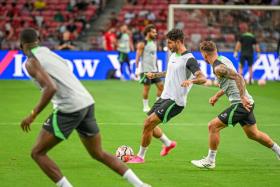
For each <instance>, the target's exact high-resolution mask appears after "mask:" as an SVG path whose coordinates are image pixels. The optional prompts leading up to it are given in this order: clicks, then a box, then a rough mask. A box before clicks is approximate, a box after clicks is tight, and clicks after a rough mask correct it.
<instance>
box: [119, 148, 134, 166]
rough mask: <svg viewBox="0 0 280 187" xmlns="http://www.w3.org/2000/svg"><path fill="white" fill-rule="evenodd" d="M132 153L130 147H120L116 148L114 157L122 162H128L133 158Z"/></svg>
mask: <svg viewBox="0 0 280 187" xmlns="http://www.w3.org/2000/svg"><path fill="white" fill-rule="evenodd" d="M133 155H134V153H133V150H132V148H131V147H129V146H127V145H122V146H120V147H118V149H117V151H116V157H117V158H118V159H120V160H122V161H123V162H127V161H129V160H130V159H131V158H132V157H133Z"/></svg>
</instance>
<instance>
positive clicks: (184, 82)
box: [181, 80, 193, 87]
mask: <svg viewBox="0 0 280 187" xmlns="http://www.w3.org/2000/svg"><path fill="white" fill-rule="evenodd" d="M192 83H193V82H192V81H191V80H185V81H183V82H182V84H181V86H182V87H188V86H190V85H191V84H192Z"/></svg>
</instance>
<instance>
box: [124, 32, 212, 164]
mask: <svg viewBox="0 0 280 187" xmlns="http://www.w3.org/2000/svg"><path fill="white" fill-rule="evenodd" d="M167 45H168V48H169V50H170V51H171V52H172V54H171V56H170V58H169V62H168V67H167V72H158V73H151V72H149V73H147V74H146V75H147V77H148V78H150V79H153V78H159V77H166V78H165V83H164V89H163V92H162V94H161V96H160V98H159V99H158V100H157V101H156V102H155V104H154V106H153V107H152V109H151V110H150V111H149V112H148V115H149V116H148V117H147V118H146V119H145V121H144V129H143V133H142V142H141V146H140V150H139V152H138V154H137V156H135V157H134V158H133V159H132V160H130V161H128V163H144V159H145V154H146V151H147V148H148V146H149V145H150V143H151V138H152V136H154V137H155V138H159V139H160V140H161V141H162V142H163V144H164V145H163V149H162V151H161V153H160V155H161V156H165V155H167V154H168V153H169V151H170V150H171V149H173V148H175V146H176V142H175V141H171V140H170V139H169V138H167V137H166V135H165V134H163V132H162V130H161V129H160V128H159V127H158V125H159V124H160V123H166V122H167V121H169V120H170V119H171V118H173V117H175V116H176V115H178V114H179V113H181V112H182V110H183V109H184V107H185V106H186V98H187V95H188V93H189V91H190V90H191V87H192V85H193V84H204V83H205V82H206V77H205V76H204V75H203V73H202V71H201V70H200V68H199V64H198V62H197V60H196V59H195V58H194V56H193V55H192V53H190V52H188V51H187V49H186V47H185V45H184V34H183V32H182V30H179V29H172V30H171V31H169V32H168V34H167Z"/></svg>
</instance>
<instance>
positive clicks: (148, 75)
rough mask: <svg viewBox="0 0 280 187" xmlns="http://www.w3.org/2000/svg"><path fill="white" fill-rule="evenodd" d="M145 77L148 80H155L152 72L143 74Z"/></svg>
mask: <svg viewBox="0 0 280 187" xmlns="http://www.w3.org/2000/svg"><path fill="white" fill-rule="evenodd" d="M145 75H146V77H147V78H148V79H154V78H155V73H152V72H148V73H145Z"/></svg>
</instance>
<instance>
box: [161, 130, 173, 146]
mask: <svg viewBox="0 0 280 187" xmlns="http://www.w3.org/2000/svg"><path fill="white" fill-rule="evenodd" d="M159 139H160V141H161V142H162V143H163V144H164V145H165V146H166V147H169V146H170V145H171V143H172V142H171V140H170V139H169V138H168V137H167V136H166V135H165V134H163V133H162V136H161V137H160V138H159Z"/></svg>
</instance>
